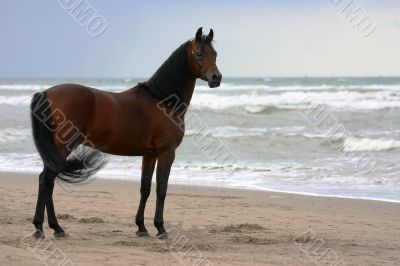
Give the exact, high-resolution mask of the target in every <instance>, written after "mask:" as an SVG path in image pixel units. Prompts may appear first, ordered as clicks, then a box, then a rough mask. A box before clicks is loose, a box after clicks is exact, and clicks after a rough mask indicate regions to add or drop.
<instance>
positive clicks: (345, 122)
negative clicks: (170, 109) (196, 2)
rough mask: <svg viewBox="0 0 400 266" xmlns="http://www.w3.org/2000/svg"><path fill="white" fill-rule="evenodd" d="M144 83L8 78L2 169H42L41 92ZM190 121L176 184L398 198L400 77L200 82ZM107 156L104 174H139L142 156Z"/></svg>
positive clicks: (0, 98)
mask: <svg viewBox="0 0 400 266" xmlns="http://www.w3.org/2000/svg"><path fill="white" fill-rule="evenodd" d="M144 80H145V79H83V80H72V79H69V80H56V79H42V80H27V79H23V80H18V79H10V80H0V162H1V164H0V170H2V171H18V172H32V173H39V172H40V171H41V169H42V162H41V160H40V158H39V155H38V154H37V152H36V150H35V147H34V144H33V140H32V136H31V129H30V118H29V108H28V107H29V103H30V98H31V96H32V95H33V93H35V92H38V91H41V90H45V89H47V88H49V87H51V86H53V85H56V84H59V83H65V82H68V83H78V84H84V85H88V86H92V87H95V88H99V89H103V90H108V91H114V92H118V91H123V90H125V89H128V88H130V87H133V86H134V85H136V84H137V83H138V82H141V81H144ZM187 117H191V118H193V117H196V120H193V119H192V120H191V123H189V126H188V128H187V129H186V135H185V138H184V140H183V142H182V144H181V146H180V147H179V148H178V150H177V156H176V160H175V163H174V165H173V168H172V172H171V176H170V183H173V184H187V185H205V186H218V187H231V188H244V189H256V190H268V191H281V192H290V193H301V194H307V195H316V196H334V197H346V198H360V199H371V200H383V201H392V202H400V164H399V163H398V161H399V158H400V77H370V78H311V77H304V78H234V79H233V78H232V79H229V78H224V79H223V83H222V84H221V86H220V87H219V88H213V89H210V88H208V86H207V85H206V84H205V83H204V82H202V81H199V82H198V83H197V86H196V89H195V93H194V95H193V98H192V102H191V106H190V109H189V112H188V114H187ZM193 121H194V122H193ZM224 155H226V156H225V157H224ZM221 158H225V159H226V160H223V159H221ZM108 160H109V163H108V165H107V166H106V167H105V168H104V169H103V170H101V171H100V172H99V173H98V175H97V177H98V178H118V179H129V180H140V166H141V163H140V157H119V156H108ZM153 180H154V179H153Z"/></svg>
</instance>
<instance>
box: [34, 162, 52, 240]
mask: <svg viewBox="0 0 400 266" xmlns="http://www.w3.org/2000/svg"><path fill="white" fill-rule="evenodd" d="M56 176H57V173H54V172H53V171H51V170H50V169H49V168H47V167H44V169H43V171H42V173H41V174H40V175H39V192H38V198H37V203H36V211H35V217H34V218H33V224H34V225H35V227H36V232H35V234H34V236H35V237H36V238H44V232H43V221H44V209H45V206H46V203H47V200H48V198H49V192H50V187H51V184H52V183H53V185H54V179H55V177H56Z"/></svg>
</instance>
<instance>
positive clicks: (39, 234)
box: [32, 230, 46, 239]
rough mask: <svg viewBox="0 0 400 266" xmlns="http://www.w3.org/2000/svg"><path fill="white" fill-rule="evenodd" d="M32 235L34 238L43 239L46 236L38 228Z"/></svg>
mask: <svg viewBox="0 0 400 266" xmlns="http://www.w3.org/2000/svg"><path fill="white" fill-rule="evenodd" d="M32 236H33V237H34V238H36V239H45V238H46V237H45V235H44V232H43V231H40V230H36V231H35V233H33V235H32Z"/></svg>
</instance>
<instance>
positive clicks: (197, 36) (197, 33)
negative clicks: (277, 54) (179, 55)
mask: <svg viewBox="0 0 400 266" xmlns="http://www.w3.org/2000/svg"><path fill="white" fill-rule="evenodd" d="M201 36H203V27H201V28H199V29H198V30H197V32H196V41H201Z"/></svg>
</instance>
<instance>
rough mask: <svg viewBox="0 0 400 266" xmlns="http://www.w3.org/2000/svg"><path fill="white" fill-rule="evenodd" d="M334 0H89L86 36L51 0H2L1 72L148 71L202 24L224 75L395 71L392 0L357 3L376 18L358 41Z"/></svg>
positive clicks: (398, 45) (399, 8)
mask: <svg viewBox="0 0 400 266" xmlns="http://www.w3.org/2000/svg"><path fill="white" fill-rule="evenodd" d="M61 1H64V2H68V1H79V2H80V1H82V0H61ZM338 1H347V2H350V1H352V0H314V1H311V0H293V1H288V0H280V1H266V0H264V1H262V0H259V1H235V0H230V1H228V0H226V1H212V0H202V1H190V0H186V1H153V2H152V1H132V0H119V1H110V0H89V1H87V2H88V3H90V5H91V6H93V7H94V8H95V9H96V10H97V12H98V15H101V16H103V17H104V18H105V19H106V21H107V28H106V29H105V31H104V32H103V33H102V34H101V35H100V36H98V37H93V36H90V35H89V34H88V32H87V28H85V27H82V26H81V25H80V24H79V23H78V22H77V21H76V19H75V18H74V16H73V15H71V14H70V13H68V11H67V10H65V9H64V8H63V6H62V5H61V4H60V1H58V0H39V1H37V0H36V1H32V0H25V1H23V0H2V1H1V6H0V33H1V37H0V78H35V77H52V78H58V77H60V78H66V77H71V78H72V77H76V78H93V77H100V78H108V77H148V76H150V75H151V74H152V73H153V72H154V71H155V70H156V69H157V68H158V66H159V65H160V64H161V63H162V62H163V61H164V60H165V59H166V58H167V57H168V55H169V54H170V53H171V52H172V51H173V50H174V49H175V48H177V47H178V46H179V45H180V44H182V43H183V42H184V41H186V40H188V39H190V38H193V37H194V34H195V32H196V29H197V28H198V27H200V26H203V27H204V28H205V30H206V31H208V29H209V28H213V29H214V31H215V40H216V44H215V46H216V49H217V51H218V65H219V68H220V69H221V72H222V73H223V75H224V76H225V77H249V76H250V77H253V76H258V77H269V76H304V75H308V76H370V75H373V76H377V75H385V76H388V75H392V76H393V75H400V2H399V1H395V0H380V1H378V0H376V1H369V0H364V1H362V0H359V1H358V2H356V3H358V4H359V6H360V7H362V8H363V11H365V16H369V17H370V18H373V19H374V20H375V21H376V30H375V31H373V32H372V33H371V34H370V35H369V36H368V37H363V35H362V34H361V33H360V31H357V29H355V28H354V27H353V25H352V24H351V23H350V22H349V21H347V20H346V18H345V17H344V15H343V14H341V13H340V12H339V11H337V10H335V9H334V8H333V7H332V6H331V5H330V2H331V3H335V2H338ZM354 1H355V0H354Z"/></svg>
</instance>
